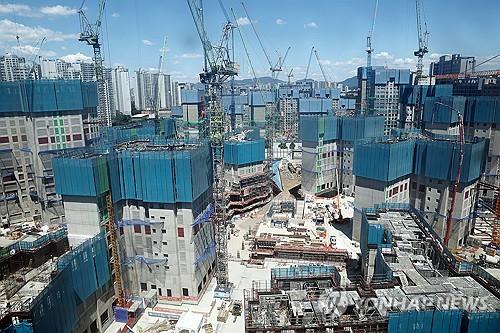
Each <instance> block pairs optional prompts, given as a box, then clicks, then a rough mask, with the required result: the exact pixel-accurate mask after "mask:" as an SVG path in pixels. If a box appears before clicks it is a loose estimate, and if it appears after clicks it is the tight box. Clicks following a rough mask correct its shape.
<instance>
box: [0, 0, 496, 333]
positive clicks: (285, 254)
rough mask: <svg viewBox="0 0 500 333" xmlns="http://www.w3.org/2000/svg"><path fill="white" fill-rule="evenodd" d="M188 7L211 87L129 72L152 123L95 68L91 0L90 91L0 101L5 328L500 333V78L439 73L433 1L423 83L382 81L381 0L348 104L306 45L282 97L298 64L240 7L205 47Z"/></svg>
mask: <svg viewBox="0 0 500 333" xmlns="http://www.w3.org/2000/svg"><path fill="white" fill-rule="evenodd" d="M94 2H95V1H94ZM186 2H187V6H186V8H185V10H186V13H188V14H190V15H191V17H192V19H193V22H194V28H195V29H193V31H194V30H196V33H197V35H198V37H199V42H200V45H201V49H202V51H203V54H202V55H200V57H201V58H202V59H203V61H201V62H200V64H201V63H203V70H202V72H201V73H200V74H199V83H198V82H197V83H196V84H194V83H188V82H186V83H182V84H181V85H179V82H176V83H177V86H176V85H173V84H172V85H171V84H170V81H169V80H170V77H168V80H167V78H166V77H165V76H164V75H165V73H164V72H165V63H166V57H167V49H168V50H169V48H168V47H167V38H166V37H165V38H164V40H163V48H162V49H161V50H160V53H161V55H160V58H159V64H158V69H157V73H156V72H155V73H154V74H153V73H151V72H149V73H147V71H144V70H141V69H139V71H137V74H136V75H138V77H137V82H136V83H137V86H136V87H135V88H136V89H137V90H135V93H137V94H138V95H141V96H140V97H138V99H137V101H140V100H141V99H144V98H146V99H147V101H146V102H145V101H144V100H142V101H141V103H142V104H147V108H146V109H147V110H139V109H137V110H134V111H137V112H141V111H143V112H145V113H138V114H135V115H133V113H132V111H130V110H129V111H130V114H131V116H130V117H129V118H130V119H128V120H127V121H125V124H123V123H122V122H117V118H118V120H120V119H119V118H120V116H124V115H123V114H120V111H119V110H118V111H117V110H116V107H115V106H114V103H115V102H116V103H117V104H120V101H119V99H118V98H117V96H112V94H122V93H123V92H122V91H121V90H120V89H121V88H120V89H118V87H117V86H118V85H117V82H113V83H114V86H112V84H111V81H109V79H108V76H110V75H111V74H109V73H111V72H109V71H108V70H109V69H108V68H106V66H105V65H104V47H103V50H101V47H102V45H103V44H102V43H103V41H102V40H103V38H102V37H103V35H104V34H103V32H102V23H103V19H104V18H105V5H106V1H105V0H98V1H97V7H96V8H93V9H97V15H96V18H95V21H94V20H90V18H89V16H87V15H88V14H87V10H88V8H87V7H85V6H84V4H85V1H84V3H83V4H82V6H81V8H80V9H79V10H78V11H75V13H78V17H79V20H80V28H81V29H80V30H81V31H80V34H79V38H78V40H79V41H80V42H82V43H84V44H86V45H87V46H88V49H89V50H90V49H92V52H93V57H92V58H91V60H92V66H93V67H92V73H91V74H92V75H93V77H94V78H95V80H93V81H95V82H85V83H83V82H81V81H79V80H78V79H76V80H75V79H72V80H66V79H64V80H62V79H61V78H59V79H61V80H52V79H54V78H51V79H47V80H37V79H32V80H31V79H27V78H26V79H23V80H19V81H18V83H12V82H7V83H0V93H1V94H2V97H4V96H5V97H6V98H1V101H0V113H1V114H0V115H1V119H0V122H2V123H0V124H1V125H2V126H0V127H2V129H0V162H1V165H0V168H1V171H2V172H1V192H0V213H1V217H2V221H1V222H2V228H1V230H0V231H1V233H0V289H1V290H0V330H1V331H2V332H4V331H5V332H9V333H32V332H55V333H66V332H77V333H83V332H85V333H87V332H91V333H94V332H105V333H117V332H120V333H129V332H130V333H133V332H149V333H160V332H172V333H174V332H175V333H212V332H219V333H225V332H228V333H229V332H230V333H232V332H259V333H264V332H284V333H285V332H287V333H289V332H303V333H306V332H308V333H309V332H331V333H333V332H353V333H354V332H380V333H382V332H389V333H393V332H394V333H397V332H403V333H404V332H425V333H442V332H444V333H446V332H448V333H452V332H453V333H465V332H467V333H476V332H481V333H487V332H495V333H496V332H499V331H500V187H499V186H500V154H499V152H500V139H499V138H500V132H499V131H500V127H499V125H500V111H499V110H500V94H499V92H500V89H499V87H500V76H499V71H498V70H495V71H478V72H477V73H476V74H477V75H475V74H474V73H475V71H473V70H471V73H467V67H466V73H462V72H461V69H460V68H459V70H458V73H456V72H454V73H447V72H446V71H447V69H448V68H451V67H453V66H455V65H456V63H457V62H459V61H460V66H462V61H465V62H466V64H467V66H468V64H473V66H474V68H473V69H475V67H476V63H475V60H471V59H470V58H471V57H463V59H462V58H461V57H460V55H453V57H452V58H451V59H448V58H447V57H444V56H443V57H440V59H439V62H434V63H432V64H431V66H430V71H429V72H430V74H429V76H426V75H425V74H424V72H423V66H424V63H423V61H424V56H425V55H426V54H427V53H428V52H429V50H428V43H427V35H428V32H427V23H426V19H425V15H424V14H423V6H422V1H421V0H415V1H414V4H415V18H416V22H417V36H418V49H417V51H415V52H414V55H415V57H416V61H415V64H416V69H415V70H414V71H412V70H410V69H403V68H397V69H394V68H392V69H391V68H388V66H387V65H386V66H372V52H373V51H374V49H373V47H372V39H373V34H374V29H375V21H376V17H377V11H378V0H375V1H374V12H373V17H372V20H371V22H370V23H371V28H370V30H369V33H368V36H367V38H366V49H365V50H364V52H366V56H367V58H366V66H363V67H359V68H358V69H357V76H356V77H355V79H356V80H357V83H358V86H357V88H356V89H355V90H354V91H351V92H349V90H348V89H345V90H344V88H339V87H338V86H337V83H336V82H333V81H332V80H329V78H328V73H327V71H326V70H325V65H326V64H327V63H329V62H330V61H329V60H322V59H320V56H319V53H318V48H317V47H315V46H313V47H312V48H311V49H310V53H309V58H308V62H307V67H306V69H305V77H304V78H303V79H301V80H297V81H295V82H292V80H291V78H292V77H293V76H294V74H293V70H294V69H295V68H297V67H291V68H287V72H288V82H285V81H279V79H278V77H279V74H280V72H282V71H284V70H285V67H286V66H287V64H286V63H285V60H286V59H287V56H288V54H289V51H290V49H291V47H288V48H287V49H286V51H285V52H284V54H281V53H279V52H278V51H277V52H276V53H277V56H276V57H274V56H270V54H269V53H268V51H267V50H266V48H265V47H264V43H263V41H262V40H261V38H260V35H259V33H258V31H257V28H259V26H258V25H257V24H256V22H258V21H257V20H252V18H251V17H250V14H251V11H250V12H249V11H248V9H247V7H246V6H245V4H242V8H241V9H242V10H243V12H244V13H245V15H246V16H245V17H244V18H243V17H240V18H237V17H238V15H237V14H236V11H235V9H234V8H231V9H230V10H229V11H228V10H226V8H225V7H224V3H223V1H220V0H219V1H218V7H217V6H215V7H217V10H218V9H220V13H219V14H221V15H223V16H224V18H225V22H223V25H222V31H220V26H218V29H219V33H218V36H219V37H220V39H219V40H217V41H215V42H213V40H210V38H209V34H208V31H212V29H211V28H210V29H209V27H208V25H207V24H208V22H207V21H206V20H212V18H213V17H212V15H210V17H208V15H205V14H206V13H208V12H205V11H204V10H205V9H204V8H203V5H202V1H201V0H187V1H186ZM412 4H413V1H412ZM87 5H88V6H90V3H89V4H87ZM92 6H93V7H95V3H93V4H92ZM219 7H220V8H219ZM114 14H116V13H114ZM113 17H114V18H118V17H119V14H117V16H116V15H113ZM214 17H215V16H214ZM242 19H245V20H243V21H242ZM260 19H261V18H259V20H260ZM412 19H413V17H412ZM283 22H284V21H283ZM219 23H220V22H219ZM312 23H314V22H312ZM312 23H309V25H307V24H305V25H304V29H306V28H314V26H311V24H312ZM276 24H277V25H284V23H283V24H279V23H278V21H277V22H276ZM245 25H248V26H249V27H248V28H250V29H251V30H250V29H248V31H247V32H245V33H243V31H242V30H243V29H242V27H243V26H245ZM316 28H317V26H316ZM106 29H107V28H106ZM248 32H251V33H253V35H254V37H255V41H257V42H258V44H259V48H260V49H262V52H263V55H264V57H263V60H264V62H265V63H266V66H267V65H269V68H268V70H269V75H270V79H272V81H271V83H267V84H262V82H260V79H259V78H258V77H257V74H256V69H255V68H254V63H255V62H256V59H253V57H251V56H250V54H251V52H250V51H251V48H249V47H248V46H249V41H248V40H247V39H246V38H247V36H246V35H245V34H246V33H248ZM106 34H107V31H106ZM190 38H191V37H190ZM235 40H236V43H235ZM146 41H147V40H146ZM18 42H19V38H18ZM43 42H44V40H42V41H41V43H40V45H39V47H38V49H37V51H36V52H40V49H41V47H42V44H43ZM142 43H143V44H144V45H148V43H146V42H144V40H143V41H142ZM149 44H150V45H149V46H152V45H154V43H152V42H151V41H149ZM235 45H239V46H241V50H240V51H241V52H244V53H241V54H240V56H241V55H243V56H246V58H243V59H239V61H238V62H237V61H236V59H235V48H236V47H238V46H235ZM169 47H170V45H169ZM108 48H109V45H108ZM308 50H309V48H308ZM108 51H109V50H108ZM292 52H293V51H292ZM499 56H500V55H499ZM313 57H314V58H315V59H316V62H317V64H318V66H319V69H320V71H321V76H320V77H321V78H323V80H324V81H316V80H313V79H312V78H311V77H312V75H311V76H309V75H310V66H311V61H312V58H313ZM174 58H175V59H197V58H198V56H194V55H192V54H187V53H186V54H184V55H180V56H174ZM375 58H377V57H375ZM472 58H473V57H472ZM9 59H10V58H9ZM491 59H493V58H491ZM491 59H490V60H491ZM487 61H489V60H486V61H485V62H487ZM449 62H450V63H449ZM239 63H242V64H243V66H242V70H241V72H243V74H242V73H240V65H239ZM483 63H484V62H483ZM483 63H481V64H483ZM481 64H480V65H481ZM197 65H199V64H197ZM60 67H61V66H60ZM119 67H120V69H119V70H118V69H116V70H115V71H114V72H113V75H114V76H115V80H116V76H117V75H118V74H117V73H118V72H119V73H121V74H120V75H122V74H123V75H124V77H125V70H124V69H123V68H122V67H121V66H119ZM299 68H300V67H299ZM448 71H451V70H448ZM4 72H5V73H7V71H5V70H3V71H2V73H0V74H2V75H4ZM33 72H34V69H32V70H30V71H29V74H30V75H31V74H33ZM127 73H128V71H127ZM248 73H250V75H251V80H250V81H251V83H249V84H244V85H241V86H239V87H238V86H237V85H236V84H235V77H238V75H240V74H242V75H246V74H248ZM108 74H109V75H108ZM81 75H82V76H83V71H82V73H81ZM126 75H128V74H126ZM141 75H142V76H141ZM295 75H297V76H298V75H299V74H298V73H296V74H295ZM144 79H147V80H149V81H148V83H147V87H146V84H143V85H144V86H140V85H141V83H140V81H141V80H144ZM127 80H128V76H127ZM153 81H156V82H153ZM167 81H168V89H166V88H165V87H166V86H167V83H166V82H167ZM20 82H23V83H22V84H21V83H20ZM124 87H125V90H127V89H128V90H129V91H128V93H130V92H131V91H132V89H130V86H129V85H128V84H124ZM174 87H175V92H174V93H172V90H173V89H174ZM122 88H123V87H122ZM162 89H163V91H162ZM64 91H68V94H67V95H64V93H63V92H64ZM148 91H149V95H150V96H142V95H143V94H145V93H146V92H148ZM169 93H170V95H168V94H169ZM167 95H168V96H167ZM7 97H8V98H7ZM129 97H130V96H129ZM174 97H175V99H179V100H178V101H177V104H175V105H174V104H173V102H172V100H173V99H174ZM169 99H171V100H170V101H169ZM18 100H19V101H20V102H18ZM126 100H127V99H126ZM72 101H73V102H72ZM127 101H128V102H127V103H128V104H130V106H131V105H132V104H131V102H130V100H127ZM134 103H135V102H134ZM169 103H170V105H169V106H168V107H167V104H169ZM121 104H123V101H121ZM139 104H140V103H139ZM128 107H129V105H127V109H128ZM135 107H136V105H135V104H134V108H135ZM137 107H140V105H137ZM4 118H5V119H4ZM150 118H151V119H150ZM25 121H26V122H25ZM113 122H115V124H114V125H113ZM3 124H5V126H3ZM7 125H8V126H7ZM28 125H29V127H32V128H30V129H29V130H27V126H28ZM3 127H5V130H4V129H3ZM18 130H19V133H24V134H23V135H22V136H20V137H19V138H18V136H17V134H18ZM2 131H3V132H2ZM1 133H3V134H1ZM25 134H27V135H25ZM24 153H26V154H30V156H29V157H24V155H23V154H24Z"/></svg>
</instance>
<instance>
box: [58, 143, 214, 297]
mask: <svg viewBox="0 0 500 333" xmlns="http://www.w3.org/2000/svg"><path fill="white" fill-rule="evenodd" d="M54 166H55V176H56V180H57V182H56V184H57V190H58V193H60V194H61V195H62V197H63V202H64V208H65V215H66V222H67V224H68V233H69V237H70V241H76V240H78V239H81V238H86V237H91V236H92V235H93V234H96V233H98V232H99V230H100V229H101V228H102V227H103V224H104V223H105V222H106V221H107V209H106V196H107V195H109V194H111V196H112V200H113V206H114V207H113V208H114V216H115V223H116V225H117V227H118V247H119V253H120V260H121V262H122V279H123V284H124V289H125V293H126V296H127V297H130V296H133V295H138V294H140V293H141V292H148V291H151V290H155V291H156V292H157V295H158V300H159V301H160V302H162V301H163V302H176V303H179V302H190V303H197V302H198V300H199V298H200V296H201V295H202V294H203V292H204V290H205V289H206V286H207V285H208V283H209V282H210V279H211V276H212V274H213V271H214V267H215V245H214V239H213V230H212V225H211V223H209V216H210V214H211V209H212V206H211V200H212V185H211V184H212V177H211V155H210V150H209V147H208V145H207V144H206V143H189V142H168V143H167V141H165V139H162V138H161V137H158V136H157V137H151V139H150V140H146V139H143V140H128V141H125V142H122V143H120V144H115V145H113V148H112V149H111V150H106V151H105V154H103V153H102V152H101V151H99V149H96V150H93V151H89V152H86V153H81V152H76V153H75V154H67V155H63V156H60V157H58V158H56V159H55V160H54Z"/></svg>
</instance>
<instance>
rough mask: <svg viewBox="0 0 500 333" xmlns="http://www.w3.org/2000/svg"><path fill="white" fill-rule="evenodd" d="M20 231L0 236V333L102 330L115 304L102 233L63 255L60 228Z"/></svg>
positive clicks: (64, 239) (65, 245)
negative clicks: (0, 275) (0, 274)
mask: <svg viewBox="0 0 500 333" xmlns="http://www.w3.org/2000/svg"><path fill="white" fill-rule="evenodd" d="M25 231H26V232H29V234H26V233H21V232H19V231H16V232H12V233H11V234H9V235H8V237H6V236H1V237H0V244H1V245H0V250H1V265H2V280H1V282H0V284H1V292H0V293H1V297H0V309H1V310H0V330H2V332H98V331H100V332H102V331H104V330H105V329H106V328H107V327H108V326H109V325H110V324H111V322H112V317H113V306H112V305H113V300H114V290H113V284H112V281H111V274H110V270H109V265H108V255H107V246H106V238H105V236H104V234H100V235H97V236H95V237H94V238H92V239H89V240H88V241H87V242H85V243H83V244H79V245H78V246H75V248H73V249H72V250H70V251H68V240H67V237H66V231H65V230H64V229H63V228H61V227H59V228H54V229H52V228H51V229H46V230H43V231H42V230H40V229H37V228H25ZM56 258H57V259H56ZM4 274H5V275H4Z"/></svg>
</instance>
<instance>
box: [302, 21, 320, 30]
mask: <svg viewBox="0 0 500 333" xmlns="http://www.w3.org/2000/svg"><path fill="white" fill-rule="evenodd" d="M304 28H305V29H307V28H313V29H317V28H319V26H318V24H317V23H316V22H309V23H305V24H304Z"/></svg>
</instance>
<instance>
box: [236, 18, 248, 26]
mask: <svg viewBox="0 0 500 333" xmlns="http://www.w3.org/2000/svg"><path fill="white" fill-rule="evenodd" d="M236 23H237V24H238V25H239V26H244V25H249V24H250V20H249V19H248V17H246V16H245V17H238V19H237V20H236Z"/></svg>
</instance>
